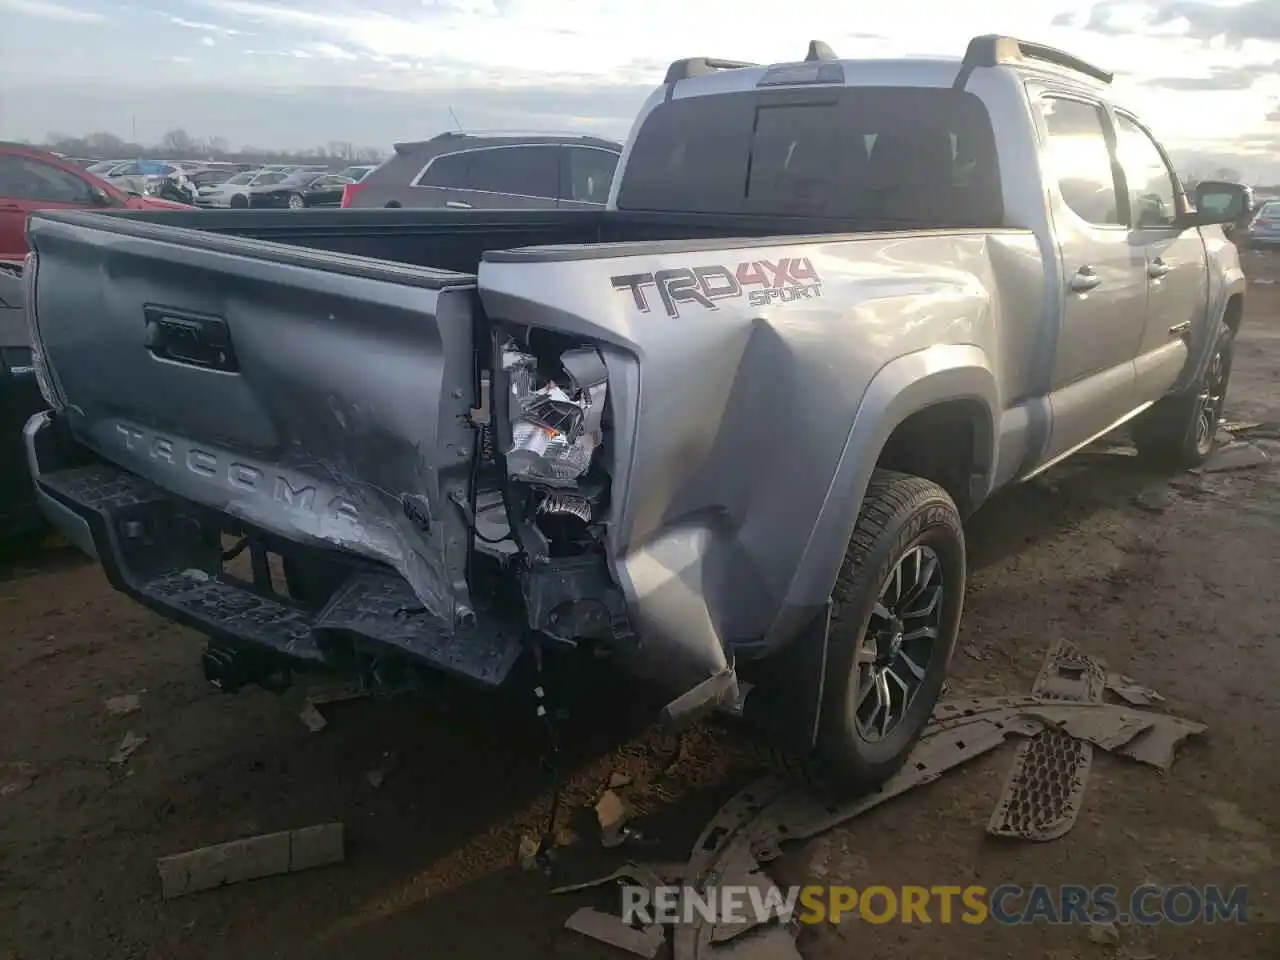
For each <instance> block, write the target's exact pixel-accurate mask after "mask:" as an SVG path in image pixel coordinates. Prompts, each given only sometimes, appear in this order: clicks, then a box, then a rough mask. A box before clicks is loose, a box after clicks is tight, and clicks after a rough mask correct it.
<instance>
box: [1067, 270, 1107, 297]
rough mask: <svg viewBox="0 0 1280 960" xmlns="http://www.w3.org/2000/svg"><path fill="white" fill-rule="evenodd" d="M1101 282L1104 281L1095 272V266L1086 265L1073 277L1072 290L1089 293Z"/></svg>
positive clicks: (1073, 291)
mask: <svg viewBox="0 0 1280 960" xmlns="http://www.w3.org/2000/svg"><path fill="white" fill-rule="evenodd" d="M1100 283H1102V278H1101V277H1100V276H1098V275H1097V274H1096V273H1094V272H1093V267H1089V266H1084V267H1081V268H1080V269H1079V270H1077V271H1076V275H1075V276H1074V277H1072V278H1071V283H1070V287H1071V292H1072V293H1088V292H1089V291H1090V290H1093V289H1094V288H1095V287H1097V286H1098V284H1100Z"/></svg>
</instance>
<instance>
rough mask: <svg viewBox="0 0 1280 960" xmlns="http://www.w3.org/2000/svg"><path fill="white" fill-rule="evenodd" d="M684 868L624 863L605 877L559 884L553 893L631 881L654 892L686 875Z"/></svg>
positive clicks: (661, 864)
mask: <svg viewBox="0 0 1280 960" xmlns="http://www.w3.org/2000/svg"><path fill="white" fill-rule="evenodd" d="M684 866H685V865H684V864H682V863H624V864H623V865H622V866H620V867H618V868H616V869H615V870H613V871H611V872H610V873H606V874H604V875H603V876H599V877H592V878H591V879H589V880H578V881H573V882H569V883H562V884H559V885H558V886H554V887H552V888H551V892H552V893H576V892H577V891H579V890H589V889H590V888H592V887H601V886H604V885H605V884H606V883H611V882H613V881H615V880H616V881H623V880H629V881H631V883H632V884H633V885H635V886H637V887H645V888H646V889H648V890H653V889H655V888H657V887H660V886H663V885H664V884H669V883H674V882H676V881H678V880H679V879H680V877H681V876H683V874H684Z"/></svg>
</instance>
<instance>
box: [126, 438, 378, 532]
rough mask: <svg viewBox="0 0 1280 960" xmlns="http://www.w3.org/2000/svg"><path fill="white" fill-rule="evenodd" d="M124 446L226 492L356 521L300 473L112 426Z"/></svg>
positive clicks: (342, 500) (346, 505)
mask: <svg viewBox="0 0 1280 960" xmlns="http://www.w3.org/2000/svg"><path fill="white" fill-rule="evenodd" d="M116 433H117V436H118V437H119V439H120V440H121V441H123V444H124V448H125V449H126V450H129V451H131V452H133V453H135V454H140V455H142V456H145V457H147V458H148V459H149V460H151V461H152V462H154V463H162V464H165V465H166V466H168V467H170V468H173V469H175V470H182V471H184V472H187V473H190V474H193V475H194V476H195V477H198V478H200V479H202V480H204V481H206V482H210V483H212V484H214V485H215V486H219V487H221V488H223V489H224V490H225V491H226V492H227V493H228V494H231V495H234V494H237V493H239V494H249V495H250V496H253V497H255V498H258V499H261V500H264V501H269V502H271V503H274V504H278V505H280V506H282V507H285V508H286V509H288V510H292V511H297V512H300V513H307V514H315V515H316V516H323V517H326V518H328V519H331V520H340V521H343V522H345V523H351V524H356V523H359V522H360V513H359V511H358V510H357V508H356V505H355V504H354V503H352V502H351V501H350V500H348V499H347V498H346V497H343V496H340V495H337V496H335V495H334V492H333V491H331V490H324V491H320V492H319V493H318V491H317V489H316V485H315V484H314V483H312V482H310V481H308V480H304V479H303V478H302V477H301V476H300V475H298V474H293V475H292V476H290V475H288V474H286V473H284V472H282V471H280V470H278V469H273V468H269V467H262V466H258V465H256V464H253V463H246V462H245V461H243V460H239V459H234V458H232V457H230V456H228V455H227V454H225V453H215V452H213V451H211V450H207V449H204V448H202V447H198V446H196V445H195V444H192V443H189V442H187V441H185V440H180V439H170V438H169V437H163V436H160V435H158V434H153V433H149V432H146V431H143V430H140V429H138V428H137V427H134V426H131V425H126V424H122V423H117V424H116Z"/></svg>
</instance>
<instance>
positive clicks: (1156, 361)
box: [1115, 112, 1209, 402]
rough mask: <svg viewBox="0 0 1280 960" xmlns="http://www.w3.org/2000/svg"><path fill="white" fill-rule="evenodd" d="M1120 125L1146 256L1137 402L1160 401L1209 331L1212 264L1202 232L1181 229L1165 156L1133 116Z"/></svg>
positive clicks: (1120, 119)
mask: <svg viewBox="0 0 1280 960" xmlns="http://www.w3.org/2000/svg"><path fill="white" fill-rule="evenodd" d="M1115 120H1116V144H1117V147H1118V152H1119V157H1120V165H1121V168H1122V169H1123V171H1124V175H1125V181H1126V185H1127V188H1128V191H1129V209H1130V221H1131V224H1132V226H1133V243H1134V244H1135V245H1136V246H1140V247H1141V248H1142V249H1143V251H1144V253H1145V255H1146V268H1147V283H1148V287H1147V314H1146V324H1145V326H1144V327H1143V331H1142V341H1141V343H1140V345H1139V347H1138V354H1137V390H1138V400H1139V401H1140V402H1146V401H1155V400H1158V399H1160V397H1162V396H1163V395H1164V393H1165V391H1167V390H1168V389H1169V388H1170V387H1171V386H1173V383H1174V381H1175V380H1177V379H1178V375H1179V374H1180V373H1181V372H1182V369H1183V367H1185V366H1186V363H1187V356H1188V344H1189V343H1190V341H1191V339H1192V337H1193V335H1194V334H1196V333H1203V332H1204V331H1203V329H1202V328H1203V327H1204V325H1205V323H1206V320H1207V319H1208V318H1207V316H1206V314H1207V310H1208V303H1209V266H1208V259H1207V257H1206V254H1205V249H1204V241H1203V240H1202V239H1201V237H1200V231H1198V230H1182V229H1179V228H1178V227H1177V226H1175V222H1176V220H1177V216H1178V206H1179V204H1180V203H1181V202H1183V201H1182V198H1181V188H1180V186H1179V184H1178V179H1177V175H1176V174H1174V172H1173V169H1172V168H1171V167H1170V166H1169V162H1168V160H1166V159H1165V156H1164V151H1163V150H1161V149H1160V147H1159V146H1158V145H1157V144H1156V142H1155V140H1154V139H1152V137H1151V134H1150V133H1148V132H1147V131H1146V129H1144V128H1143V127H1142V125H1141V124H1140V123H1138V121H1137V120H1136V119H1134V118H1133V117H1131V116H1129V115H1127V114H1125V113H1121V112H1116V114H1115Z"/></svg>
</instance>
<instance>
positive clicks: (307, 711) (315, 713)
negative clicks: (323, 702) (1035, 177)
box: [298, 699, 329, 733]
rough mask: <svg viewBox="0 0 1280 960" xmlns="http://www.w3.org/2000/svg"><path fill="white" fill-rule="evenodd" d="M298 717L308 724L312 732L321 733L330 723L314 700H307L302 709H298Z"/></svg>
mask: <svg viewBox="0 0 1280 960" xmlns="http://www.w3.org/2000/svg"><path fill="white" fill-rule="evenodd" d="M298 719H299V720H301V721H302V722H303V723H305V724H306V725H307V729H308V730H310V731H311V732H312V733H319V732H320V731H321V730H323V729H324V728H325V727H327V726H328V725H329V721H328V720H326V719H325V718H324V714H323V713H321V712H320V711H319V710H318V709H316V705H315V703H314V702H313V701H311V700H309V699H308V700H307V702H306V703H304V704H303V705H302V709H301V710H299V711H298Z"/></svg>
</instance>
